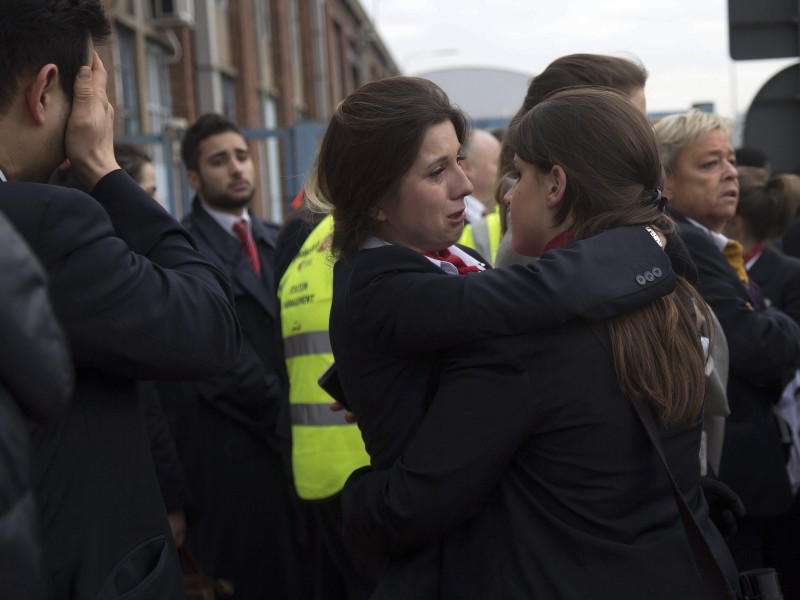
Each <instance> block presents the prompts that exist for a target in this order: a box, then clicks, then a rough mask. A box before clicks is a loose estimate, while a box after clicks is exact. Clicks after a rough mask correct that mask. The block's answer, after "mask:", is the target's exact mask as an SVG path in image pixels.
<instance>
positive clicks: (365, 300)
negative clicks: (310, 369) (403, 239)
mask: <svg viewBox="0 0 800 600" xmlns="http://www.w3.org/2000/svg"><path fill="white" fill-rule="evenodd" d="M653 272H656V273H659V276H658V277H656V276H652V275H651V276H650V278H649V279H650V280H648V279H646V278H645V277H644V276H643V275H642V274H644V273H653ZM442 275H443V271H442V270H441V269H440V268H439V267H437V266H435V265H434V264H433V263H431V262H430V261H429V260H428V259H427V258H425V257H424V256H422V255H421V254H419V253H417V252H414V251H412V250H409V249H407V248H403V247H400V246H383V247H381V248H376V249H372V250H363V251H361V252H358V253H356V254H354V255H352V256H348V257H346V258H344V259H342V260H340V261H339V262H338V263H337V264H336V266H335V267H334V280H333V304H332V307H331V319H330V336H331V346H332V348H333V353H334V356H335V358H336V363H337V366H338V371H339V376H340V379H341V382H342V384H343V386H344V390H345V394H346V396H347V398H348V400H349V402H350V405H351V406H352V408H353V410H354V411H355V413H356V414H357V415H358V417H359V421H358V425H359V428H360V429H361V432H362V435H363V437H364V442H365V444H366V448H367V452H368V453H369V455H370V457H371V459H372V465H373V466H387V465H389V464H391V463H392V462H393V461H394V460H395V459H396V458H397V457H398V456H399V455H400V454H401V453H402V451H403V449H404V448H405V447H406V445H407V444H408V442H409V441H410V440H411V438H412V437H413V435H414V432H415V431H416V428H417V426H418V424H419V423H420V421H421V420H422V417H423V415H424V413H425V410H426V409H427V405H428V403H429V401H430V398H431V397H432V394H433V393H434V392H435V390H436V385H437V380H438V372H439V369H440V362H441V360H442V358H441V354H440V352H441V350H442V349H444V348H447V347H449V346H453V345H455V344H459V343H463V342H467V341H470V340H476V339H481V338H486V337H493V336H496V335H503V334H506V335H508V334H514V333H519V332H523V331H533V330H535V329H539V328H542V327H548V326H553V325H557V324H560V323H563V322H564V321H566V320H568V319H570V318H574V317H581V318H586V319H591V320H597V319H604V318H607V317H609V316H611V315H614V314H617V313H618V312H620V311H622V310H625V309H628V308H632V307H635V306H639V305H641V304H643V303H645V302H647V301H649V300H653V299H655V298H658V297H660V296H662V295H664V294H666V293H668V292H670V291H672V289H673V286H674V283H675V276H674V273H673V272H672V269H671V266H670V261H669V259H668V257H667V255H666V254H665V253H664V252H663V251H661V250H660V249H659V247H658V245H657V244H655V243H654V242H653V240H652V239H651V238H650V236H649V234H648V233H647V232H646V231H645V230H644V229H643V228H641V227H636V228H626V229H620V230H614V231H609V232H605V233H603V234H600V235H598V236H595V237H593V238H590V239H587V240H584V241H582V242H579V243H578V244H577V245H576V247H575V248H573V249H568V250H563V251H559V252H552V253H547V254H545V255H544V256H543V257H542V258H541V259H539V260H538V261H534V262H531V263H529V264H528V265H514V266H511V267H506V268H503V269H492V270H490V271H487V272H484V273H479V274H468V275H466V276H464V277H456V276H448V277H442ZM637 276H638V277H640V279H639V280H638V281H637ZM640 282H641V283H640Z"/></svg>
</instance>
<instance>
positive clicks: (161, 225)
mask: <svg viewBox="0 0 800 600" xmlns="http://www.w3.org/2000/svg"><path fill="white" fill-rule="evenodd" d="M104 184H108V186H109V189H108V190H107V191H108V197H107V198H104V199H103V202H104V206H105V207H107V210H108V212H106V211H105V210H103V208H102V207H101V206H100V205H99V204H98V203H97V202H96V201H95V200H93V199H92V198H90V197H88V196H86V195H85V194H83V193H82V192H80V191H77V190H72V189H65V188H54V187H50V186H48V187H47V188H44V189H47V190H49V193H50V197H49V198H48V199H46V201H44V202H43V206H42V210H41V212H39V213H38V220H37V223H36V229H35V231H36V234H35V235H36V237H37V238H38V240H39V243H37V244H35V248H36V251H37V253H38V255H39V258H40V260H41V261H42V264H43V265H44V267H45V269H46V270H47V272H48V274H49V277H50V289H51V297H52V299H53V305H54V308H55V311H56V314H57V316H58V317H59V319H60V320H61V323H62V324H63V326H64V329H65V330H66V333H67V337H68V339H69V340H70V343H71V345H72V352H73V356H74V359H75V362H76V364H77V365H79V366H87V367H94V368H101V369H103V370H106V371H108V372H110V373H114V374H117V375H122V376H126V377H131V378H135V379H160V378H175V379H192V378H198V377H206V376H208V375H211V374H215V373H218V372H221V371H223V370H225V369H226V368H227V367H229V366H230V365H231V364H232V363H233V362H234V361H235V359H236V355H237V353H238V350H239V344H240V332H239V327H238V322H237V320H236V315H235V313H234V310H233V308H232V305H231V301H230V299H229V294H230V292H229V290H228V286H227V284H226V283H225V281H224V278H223V277H222V275H221V274H220V273H219V271H218V270H217V269H216V268H215V267H214V266H213V265H211V264H210V263H208V262H207V261H205V260H204V259H203V257H202V256H201V255H200V254H199V253H198V252H197V251H196V250H194V248H193V245H192V242H191V238H190V237H189V234H188V233H187V232H186V231H185V230H184V229H183V227H181V225H180V224H179V223H177V222H176V221H175V220H174V219H173V218H172V217H171V216H169V215H168V214H167V213H166V212H165V211H164V210H163V209H162V208H161V207H159V206H158V205H157V204H156V203H155V202H154V201H153V200H152V198H150V197H149V196H148V195H147V194H146V193H145V192H144V191H143V190H142V189H141V188H140V187H139V186H138V185H137V184H136V183H135V182H133V180H131V179H130V177H128V176H127V175H126V174H125V173H123V172H122V171H114V172H112V173H111V174H109V175H107V176H106V177H105V178H104V179H103V180H101V182H100V184H98V187H100V186H103V185H104ZM6 185H13V184H6ZM95 193H97V189H95ZM117 213H119V214H117ZM109 215H112V218H109ZM126 238H127V239H126Z"/></svg>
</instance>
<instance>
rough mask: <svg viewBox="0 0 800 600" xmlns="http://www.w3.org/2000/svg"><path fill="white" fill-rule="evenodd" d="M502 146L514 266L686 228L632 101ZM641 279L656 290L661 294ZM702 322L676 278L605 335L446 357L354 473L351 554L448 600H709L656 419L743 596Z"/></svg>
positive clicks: (686, 490)
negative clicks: (669, 208)
mask: <svg viewBox="0 0 800 600" xmlns="http://www.w3.org/2000/svg"><path fill="white" fill-rule="evenodd" d="M510 135H511V137H510V140H511V145H512V147H513V149H514V151H515V158H514V165H515V168H516V170H517V174H518V181H517V183H516V185H515V186H514V188H513V189H512V190H511V191H510V192H509V193H508V194H507V196H506V199H507V200H508V201H509V202H510V204H511V212H512V221H511V223H512V227H513V237H512V239H513V243H514V249H515V250H516V251H517V252H521V253H524V254H528V255H532V256H538V255H542V254H543V253H547V252H548V251H549V250H550V249H551V248H554V247H565V248H568V249H569V251H572V252H576V253H578V254H581V253H584V252H585V251H586V250H585V246H583V245H582V244H586V243H587V242H589V241H592V240H597V239H598V238H599V237H600V236H601V235H607V234H608V232H610V231H616V230H618V229H619V228H623V229H624V228H625V227H629V226H640V227H635V228H637V229H643V228H644V226H647V225H649V224H653V223H656V224H657V227H658V228H659V229H660V230H661V231H664V232H667V233H668V232H670V231H672V229H673V228H674V224H673V223H672V222H671V221H670V219H669V218H668V217H666V216H665V215H664V214H663V212H662V211H663V207H664V204H665V202H664V199H663V198H662V197H661V194H660V192H659V189H660V188H661V186H662V184H663V180H662V178H663V175H662V171H661V166H660V162H659V152H658V144H657V141H656V138H655V136H654V133H653V130H652V127H651V126H650V124H649V123H648V121H647V119H646V118H645V117H644V116H643V115H642V114H641V112H640V111H638V110H637V109H636V108H635V107H634V106H633V105H632V104H631V103H630V101H629V100H627V99H626V98H624V97H623V96H621V95H619V94H617V93H615V92H611V91H600V90H575V91H565V92H561V93H558V94H556V95H554V96H552V97H550V98H548V99H546V100H544V101H543V102H541V103H540V104H539V105H537V106H536V107H535V108H533V109H532V110H531V111H530V112H529V113H528V114H527V115H526V116H525V117H524V118H523V119H522V120H521V121H520V123H519V125H518V126H517V127H516V128H515V129H514V130H513V131H512V132H511V133H510ZM544 256H548V254H544ZM338 268H339V267H337V269H338ZM338 272H339V271H337V274H338ZM629 274H633V275H634V276H635V277H637V278H638V277H641V280H643V281H645V282H646V281H650V280H656V279H658V278H659V276H660V275H661V274H660V273H659V272H657V271H654V270H653V269H648V270H645V271H644V272H641V273H633V272H632V271H629ZM388 276H389V277H391V275H388ZM470 277H471V276H468V277H467V278H466V279H467V280H469V278H470ZM478 277H480V276H478ZM597 277H603V276H602V275H600V274H597ZM622 277H626V276H622ZM335 283H336V282H335ZM522 303H523V307H524V308H525V309H527V310H533V309H534V306H533V305H532V303H531V302H526V301H524V300H523V301H522ZM448 308H450V309H455V310H457V309H458V306H455V307H454V306H439V304H438V303H436V299H435V298H431V307H430V308H429V310H433V311H438V310H442V311H444V310H447V309H448ZM705 313H706V308H705V304H704V303H703V302H702V300H701V299H700V297H699V296H698V295H697V293H696V292H695V290H694V289H693V288H692V287H691V285H689V284H688V283H687V282H686V281H685V280H683V279H682V278H680V277H679V278H678V282H677V285H676V287H675V290H674V292H673V293H670V294H668V295H666V296H664V297H662V298H659V299H656V300H654V301H653V302H651V303H648V304H646V305H644V306H641V307H640V308H637V309H635V310H632V311H630V312H626V313H622V314H616V315H610V316H609V318H608V319H606V320H605V322H601V323H588V322H586V321H585V320H573V321H570V322H567V323H562V324H560V325H559V326H558V327H553V328H550V329H547V330H542V331H538V332H536V333H535V334H529V333H526V334H522V335H515V336H505V337H497V336H495V337H492V338H487V339H484V340H481V341H477V342H472V343H465V344H460V345H459V346H457V347H454V348H451V349H450V350H449V351H448V352H447V353H445V354H444V355H442V356H441V362H440V364H439V365H438V366H439V371H438V386H437V387H436V390H435V394H434V395H433V398H432V400H431V401H430V403H429V405H428V406H427V412H426V413H425V416H424V419H423V421H422V423H421V424H420V425H419V426H418V427H415V432H416V434H415V436H414V439H413V441H411V443H410V444H409V445H408V447H407V448H406V449H405V451H404V452H403V455H402V457H401V458H400V459H398V460H397V461H395V462H394V463H393V464H392V465H391V466H390V467H388V468H385V469H382V470H362V471H358V472H356V474H354V475H353V476H352V477H351V479H350V480H349V481H348V483H347V485H346V486H345V489H344V493H343V506H344V512H345V518H346V521H347V523H348V527H349V531H350V533H351V535H353V536H354V537H356V538H357V539H359V540H360V541H361V542H362V543H364V544H368V545H370V546H371V547H373V548H375V549H377V550H381V551H387V552H394V553H403V552H405V553H406V554H405V555H404V557H403V558H402V560H398V561H397V562H396V563H395V564H396V568H395V573H394V576H395V578H396V579H397V580H398V581H408V580H414V578H415V577H416V574H417V573H425V572H426V571H425V570H426V569H432V568H434V569H437V570H438V578H437V580H438V596H439V597H442V598H475V599H478V598H512V599H515V598H520V599H522V598H559V599H562V600H563V599H573V598H574V599H576V600H577V599H585V598H593V597H594V598H615V599H631V600H634V599H636V600H640V599H641V598H648V599H651V600H653V599H655V600H658V599H664V600H668V599H669V600H672V599H674V598H701V597H706V594H707V593H708V589H707V587H706V585H707V584H706V583H705V581H704V579H703V577H701V575H700V573H699V568H698V567H697V566H696V564H695V561H694V558H693V555H692V550H691V548H690V544H689V542H688V540H687V536H686V533H685V531H684V526H683V525H682V523H681V519H680V517H679V511H678V506H677V503H676V498H675V497H674V495H673V492H672V490H671V487H670V481H669V477H668V475H667V472H666V469H665V468H664V466H663V464H661V462H660V459H659V456H658V453H657V450H656V448H655V446H654V445H653V444H652V443H651V442H650V440H649V438H648V436H647V433H646V431H645V429H644V427H643V424H642V422H641V421H640V419H639V417H638V416H637V412H636V410H635V409H634V406H633V404H632V399H635V400H637V401H641V402H643V403H644V404H645V405H647V406H648V407H649V408H647V410H651V411H652V413H653V415H654V419H655V421H656V422H657V424H658V425H657V428H658V435H659V438H660V443H661V445H662V446H663V449H664V454H665V456H666V459H667V462H668V464H669V466H670V470H671V472H672V474H673V476H674V477H675V479H676V481H677V484H678V486H679V488H680V490H681V491H682V494H683V496H684V497H685V500H686V503H687V504H688V506H689V509H690V511H691V512H692V514H693V516H694V519H695V520H696V522H697V524H698V526H699V528H700V530H701V531H702V533H703V535H704V536H705V538H706V540H707V542H708V544H709V546H710V547H711V550H712V552H713V554H714V556H715V558H716V560H717V561H718V563H719V564H720V566H721V568H722V571H723V572H724V574H725V576H726V577H727V579H728V580H729V581H730V586H731V587H733V586H735V585H736V583H735V581H736V569H735V566H734V565H733V563H732V561H731V559H730V555H729V554H728V552H727V549H726V547H725V544H724V541H723V540H722V538H721V536H720V535H719V532H718V531H717V530H716V528H715V527H714V525H713V524H712V523H711V521H710V519H709V518H708V509H707V504H706V501H705V499H704V497H703V494H702V491H701V488H700V470H699V462H698V452H699V446H700V434H701V427H702V418H701V408H702V402H703V392H704V367H705V350H704V347H703V345H702V344H701V339H700V335H699V333H698V326H697V323H698V321H699V319H700V317H701V316H703V315H704V314H705ZM334 350H336V348H334ZM337 360H338V356H337ZM396 384H397V385H402V382H399V381H398V382H396ZM346 387H347V386H346ZM353 388H354V389H357V385H356V386H353ZM431 547H434V548H437V551H438V555H437V556H436V557H435V558H436V562H435V564H434V565H433V566H432V565H431V564H430V562H429V561H430V560H431V558H432V557H431V554H430V548H431ZM420 549H422V550H420ZM390 574H391V571H390ZM379 597H392V593H391V590H390V589H384V590H383V595H381V596H379ZM397 597H399V596H397Z"/></svg>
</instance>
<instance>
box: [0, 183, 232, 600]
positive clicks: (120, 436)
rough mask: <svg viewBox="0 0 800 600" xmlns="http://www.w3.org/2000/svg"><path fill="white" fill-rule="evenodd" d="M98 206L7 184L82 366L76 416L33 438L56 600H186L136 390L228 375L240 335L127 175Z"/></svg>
mask: <svg viewBox="0 0 800 600" xmlns="http://www.w3.org/2000/svg"><path fill="white" fill-rule="evenodd" d="M92 195H93V196H94V198H91V197H89V196H87V195H86V194H84V193H82V192H79V191H77V190H73V189H67V188H60V187H55V186H48V185H39V184H32V183H16V182H10V183H4V184H0V210H2V211H4V212H5V213H6V215H7V216H8V218H9V220H10V221H11V222H12V223H13V224H14V225H15V226H16V228H17V229H18V230H19V232H20V233H21V234H22V235H23V237H24V238H25V239H26V241H27V242H28V244H29V245H30V246H31V248H32V249H33V250H34V252H35V253H36V255H37V257H38V258H39V260H40V261H41V263H42V265H43V266H44V268H45V270H46V272H47V274H48V277H49V283H50V297H51V300H52V303H53V307H54V309H55V312H56V316H57V317H58V319H59V320H60V322H61V324H62V325H63V327H64V330H65V332H66V334H67V338H68V339H69V342H70V347H71V350H72V355H73V358H74V361H75V364H76V367H77V379H76V389H75V393H74V395H73V397H72V400H71V403H70V406H69V407H68V409H67V410H66V411H64V412H63V413H61V414H60V415H59V416H58V417H57V418H55V419H52V420H51V421H49V422H48V423H46V424H43V425H39V426H37V427H35V428H34V429H33V432H32V436H33V446H34V465H35V481H36V495H37V501H38V503H39V505H40V508H41V522H42V526H43V529H44V539H45V553H46V564H47V569H48V572H49V575H50V578H49V582H50V583H51V585H52V598H54V599H56V600H67V599H70V600H84V599H86V600H89V599H91V600H98V599H99V600H107V599H112V598H117V597H119V596H121V595H123V594H124V593H127V592H129V593H130V594H131V595H130V596H126V597H130V598H136V600H139V599H145V598H146V599H150V598H152V599H153V600H155V599H159V600H160V599H162V598H171V597H180V594H181V590H182V581H181V576H180V569H179V567H178V565H177V553H176V552H175V548H174V545H173V544H172V540H171V534H170V531H169V525H168V523H167V519H166V512H165V510H164V504H163V502H162V500H161V495H160V492H159V489H158V483H157V481H156V477H155V474H154V470H153V461H152V457H151V455H150V449H149V446H148V439H147V433H146V431H145V429H144V424H143V419H142V413H141V409H140V406H139V400H138V397H137V394H136V386H135V380H136V379H162V378H178V379H189V378H197V377H207V376H209V375H211V374H214V373H217V372H220V371H222V370H224V369H226V368H228V366H229V365H231V364H232V363H233V361H234V360H235V358H236V354H237V352H238V349H239V345H240V335H239V328H238V325H237V322H236V316H235V313H234V312H233V307H232V302H231V299H230V296H229V294H230V290H229V288H228V285H227V282H226V281H225V279H224V277H223V276H222V274H221V273H220V272H219V271H218V270H217V269H216V268H215V267H213V266H212V265H211V264H209V263H208V262H207V261H206V260H205V259H203V257H202V256H201V255H200V254H199V253H198V252H197V251H196V250H195V249H194V245H193V242H192V241H191V237H190V236H189V234H188V233H187V232H186V230H185V229H184V228H183V227H181V225H180V224H179V223H177V222H176V221H175V220H174V219H173V218H172V217H171V216H170V215H169V214H167V213H166V212H165V211H164V210H163V208H161V207H160V206H159V205H158V204H157V203H155V202H153V199H152V198H151V197H150V196H149V195H147V193H146V192H144V191H143V190H142V189H141V187H140V186H139V185H138V184H136V183H135V182H134V181H133V180H132V179H131V178H130V177H128V175H126V174H125V173H124V172H123V171H121V170H118V171H114V172H112V173H110V174H108V175H106V176H105V177H104V178H103V179H101V180H100V181H99V182H98V184H97V185H96V186H95V189H94V190H93V191H92ZM198 324H202V326H200V327H199V326H198ZM134 590H135V591H134Z"/></svg>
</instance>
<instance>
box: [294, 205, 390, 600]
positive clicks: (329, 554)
mask: <svg viewBox="0 0 800 600" xmlns="http://www.w3.org/2000/svg"><path fill="white" fill-rule="evenodd" d="M298 210H300V211H303V213H304V214H308V215H319V213H315V212H312V211H308V210H307V209H305V208H303V207H300V208H299V209H298ZM294 219H295V220H298V221H300V220H301V219H302V217H300V216H295V217H294ZM302 222H303V223H304V224H305V223H307V222H306V221H304V220H303V221H302ZM294 231H295V232H297V231H299V230H298V229H297V228H294ZM332 236H333V217H331V216H330V215H328V216H326V217H324V219H323V220H322V221H321V222H320V223H319V224H318V225H317V226H316V227H314V228H313V230H312V231H311V233H310V235H308V237H307V238H305V239H304V241H303V243H302V246H301V247H300V250H299V252H297V254H296V256H295V257H294V260H292V262H291V263H290V264H289V265H288V268H287V269H286V270H285V273H284V274H283V276H282V277H281V281H280V285H279V286H278V298H279V299H280V302H281V322H282V324H283V343H284V353H285V355H286V368H287V371H288V373H289V404H290V408H291V417H292V473H293V475H294V484H295V489H296V490H297V495H298V496H299V497H300V498H301V499H302V500H303V503H304V505H305V507H306V509H307V510H308V512H309V514H310V515H311V519H312V522H313V523H314V531H315V535H316V536H317V539H316V541H315V544H316V551H315V560H314V579H315V595H314V597H315V598H319V599H320V600H323V599H324V600H338V599H341V600H367V599H368V598H369V597H370V596H371V594H372V592H373V591H374V589H375V585H376V583H377V581H378V577H379V575H380V573H381V569H382V565H381V563H380V561H379V560H378V559H377V558H376V557H375V556H373V555H371V554H369V553H367V552H364V551H363V549H361V548H360V547H358V546H357V545H355V544H353V543H351V542H350V541H349V540H347V539H345V537H344V529H343V525H342V510H341V490H342V486H343V485H344V482H345V480H346V479H347V477H348V476H349V475H350V473H352V472H353V471H354V470H355V469H357V468H359V467H362V466H364V465H366V464H369V456H367V453H366V451H365V450H364V442H363V440H362V439H361V433H360V432H359V430H358V427H357V426H356V425H355V424H354V423H348V422H347V421H346V420H345V417H344V414H343V413H341V412H336V413H335V412H331V410H330V408H329V407H330V404H331V402H333V398H332V397H331V396H330V395H328V393H327V392H326V391H325V390H323V388H322V387H320V385H319V384H318V380H319V377H320V375H322V373H323V372H324V371H325V370H326V369H327V368H328V367H329V366H330V365H331V363H332V362H333V353H332V351H331V342H330V337H329V336H328V321H329V317H330V310H331V298H332V296H333V262H334V260H333V257H332V256H331V249H330V245H331V238H332ZM293 243H295V242H294V239H292V240H291V241H287V240H286V239H285V238H279V239H278V247H279V250H280V247H281V245H282V244H293Z"/></svg>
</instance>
